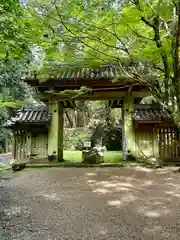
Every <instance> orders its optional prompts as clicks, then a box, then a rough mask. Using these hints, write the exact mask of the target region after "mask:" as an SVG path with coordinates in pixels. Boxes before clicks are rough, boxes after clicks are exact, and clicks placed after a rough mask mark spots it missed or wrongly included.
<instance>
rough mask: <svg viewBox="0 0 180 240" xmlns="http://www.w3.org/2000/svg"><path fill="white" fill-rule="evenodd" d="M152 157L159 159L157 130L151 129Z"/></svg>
mask: <svg viewBox="0 0 180 240" xmlns="http://www.w3.org/2000/svg"><path fill="white" fill-rule="evenodd" d="M153 155H154V157H155V158H159V141H158V128H157V127H156V126H155V127H154V128H153Z"/></svg>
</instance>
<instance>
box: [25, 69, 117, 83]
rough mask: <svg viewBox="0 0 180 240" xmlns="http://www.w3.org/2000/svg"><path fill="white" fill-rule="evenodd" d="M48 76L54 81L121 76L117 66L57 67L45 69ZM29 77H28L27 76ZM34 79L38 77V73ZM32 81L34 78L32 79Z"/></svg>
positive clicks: (27, 79)
mask: <svg viewBox="0 0 180 240" xmlns="http://www.w3.org/2000/svg"><path fill="white" fill-rule="evenodd" d="M47 72H48V76H47V78H50V79H56V80H78V79H81V80H83V79H88V80H91V79H92V80H101V79H106V80H108V79H109V80H110V79H114V78H116V77H117V76H120V75H122V71H121V69H120V67H119V66H115V65H106V66H101V67H94V68H89V67H72V66H57V67H56V68H53V70H52V68H49V70H48V67H47ZM29 77H30V76H29ZM35 77H37V78H38V77H39V74H38V72H37V73H36V74H35ZM33 79H34V78H33ZM25 80H26V81H27V82H28V81H29V80H32V78H31V77H30V78H28V77H27V78H26V79H25Z"/></svg>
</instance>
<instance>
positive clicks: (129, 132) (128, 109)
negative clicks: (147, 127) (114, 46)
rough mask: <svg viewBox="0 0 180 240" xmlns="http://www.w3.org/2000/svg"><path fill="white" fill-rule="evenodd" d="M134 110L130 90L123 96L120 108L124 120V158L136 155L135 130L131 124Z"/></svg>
mask: <svg viewBox="0 0 180 240" xmlns="http://www.w3.org/2000/svg"><path fill="white" fill-rule="evenodd" d="M133 111H134V98H133V97H132V96H131V94H130V92H127V95H126V96H125V97H124V103H123V108H122V114H123V122H124V136H123V138H124V139H123V141H124V145H125V146H124V151H125V153H124V155H125V156H124V160H126V159H127V157H130V158H134V157H136V151H135V131H134V126H133V119H132V114H133Z"/></svg>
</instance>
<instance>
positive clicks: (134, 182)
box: [0, 167, 180, 240]
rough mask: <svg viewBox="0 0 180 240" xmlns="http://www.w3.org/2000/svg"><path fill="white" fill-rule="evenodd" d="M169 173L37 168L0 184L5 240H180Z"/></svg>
mask: <svg viewBox="0 0 180 240" xmlns="http://www.w3.org/2000/svg"><path fill="white" fill-rule="evenodd" d="M179 183H180V173H178V172H175V171H173V170H172V169H170V168H165V169H157V170H152V169H146V168H138V167H137V168H117V169H116V168H112V169H110V168H109V169H102V168H99V169H98V168H97V169H95V168H93V169H90V168H80V169H75V168H73V169H71V168H68V169H62V168H61V169H57V168H51V169H38V170H28V171H27V170H25V171H23V172H20V173H18V174H17V175H16V177H14V178H13V179H11V180H10V181H4V182H2V184H1V189H0V190H1V192H2V196H1V207H0V210H1V211H0V212H1V218H2V225H3V228H4V233H5V234H6V239H19V240H21V239H45V240H46V239H88V240H91V239H108V240H109V239H118V240H119V239H125V240H126V239H128V240H131V239H137V240H139V239H143V240H144V239H158V240H159V239H170V240H171V239H180V234H179V232H180V227H179V224H180V217H179V216H180V201H179V200H180V184H179Z"/></svg>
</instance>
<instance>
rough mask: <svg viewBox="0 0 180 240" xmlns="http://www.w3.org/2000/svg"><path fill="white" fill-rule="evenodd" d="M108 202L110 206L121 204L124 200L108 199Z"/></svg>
mask: <svg viewBox="0 0 180 240" xmlns="http://www.w3.org/2000/svg"><path fill="white" fill-rule="evenodd" d="M108 204H109V205H110V206H120V205H121V204H122V202H121V201H120V200H113V201H108Z"/></svg>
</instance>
